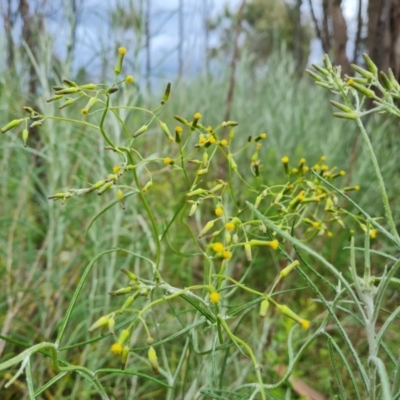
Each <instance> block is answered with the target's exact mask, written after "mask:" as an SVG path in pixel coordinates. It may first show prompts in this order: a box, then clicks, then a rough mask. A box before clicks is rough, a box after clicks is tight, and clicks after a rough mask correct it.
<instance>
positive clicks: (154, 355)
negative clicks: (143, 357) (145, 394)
mask: <svg viewBox="0 0 400 400" xmlns="http://www.w3.org/2000/svg"><path fill="white" fill-rule="evenodd" d="M147 356H148V359H149V362H150V365H151V368H152V369H153V372H154V373H155V374H158V373H159V372H160V371H159V365H158V360H157V353H156V351H155V350H154V347H153V346H150V348H149V351H148V354H147Z"/></svg>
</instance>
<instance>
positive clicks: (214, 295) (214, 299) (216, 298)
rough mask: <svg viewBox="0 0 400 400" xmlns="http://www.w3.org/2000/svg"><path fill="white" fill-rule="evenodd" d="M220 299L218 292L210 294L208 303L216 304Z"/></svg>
mask: <svg viewBox="0 0 400 400" xmlns="http://www.w3.org/2000/svg"><path fill="white" fill-rule="evenodd" d="M220 299H221V295H220V294H219V293H218V292H212V293H210V301H211V303H213V304H218V303H219V301H220Z"/></svg>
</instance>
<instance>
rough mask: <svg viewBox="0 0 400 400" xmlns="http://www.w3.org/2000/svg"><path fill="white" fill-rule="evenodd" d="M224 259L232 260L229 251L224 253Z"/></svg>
mask: <svg viewBox="0 0 400 400" xmlns="http://www.w3.org/2000/svg"><path fill="white" fill-rule="evenodd" d="M222 258H223V259H225V260H230V259H231V258H232V253H231V252H230V251H228V250H224V251H223V252H222Z"/></svg>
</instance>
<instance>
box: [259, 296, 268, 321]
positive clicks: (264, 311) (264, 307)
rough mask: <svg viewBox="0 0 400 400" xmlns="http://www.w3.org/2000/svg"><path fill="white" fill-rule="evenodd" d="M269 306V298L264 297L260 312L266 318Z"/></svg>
mask: <svg viewBox="0 0 400 400" xmlns="http://www.w3.org/2000/svg"><path fill="white" fill-rule="evenodd" d="M268 307H269V301H268V299H264V300H263V301H262V302H261V304H260V312H259V315H260V317H262V318H264V317H265V316H266V315H267V311H268Z"/></svg>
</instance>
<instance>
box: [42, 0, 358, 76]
mask: <svg viewBox="0 0 400 400" xmlns="http://www.w3.org/2000/svg"><path fill="white" fill-rule="evenodd" d="M241 1H242V0H183V2H184V10H185V11H184V13H185V20H184V32H185V37H184V44H183V46H184V53H185V68H186V72H188V73H193V72H196V71H198V70H199V69H201V67H202V66H203V65H204V62H203V60H204V54H205V45H204V35H203V33H204V25H203V15H204V4H207V5H208V9H209V12H210V14H211V15H212V16H214V17H215V16H216V15H218V14H219V13H220V12H221V11H222V10H223V8H224V6H225V5H226V4H229V5H230V7H231V8H232V9H233V8H237V7H238V6H239V5H240V3H241ZM282 1H283V0H282ZM312 1H313V5H314V8H315V11H316V13H317V15H318V12H319V10H320V4H321V0H312ZM128 2H129V0H110V1H108V2H104V0H84V9H83V13H82V16H81V20H80V23H79V29H78V32H77V39H78V46H77V48H76V59H77V65H76V67H78V66H79V65H89V66H90V67H92V68H93V70H98V69H99V68H101V65H102V64H104V62H101V61H99V58H98V55H100V54H104V52H106V53H108V54H110V56H111V55H112V54H115V53H113V49H115V47H116V46H120V45H124V46H125V47H127V48H128V50H129V52H130V54H132V53H133V51H134V49H133V48H132V47H135V42H134V40H133V37H132V36H130V37H129V35H125V37H124V35H123V34H122V33H121V32H118V31H115V30H114V31H112V30H110V28H109V22H108V21H109V12H108V11H107V10H110V9H113V8H114V7H115V5H116V4H121V3H122V4H124V3H125V4H127V3H128ZM65 3H69V2H65ZM135 3H138V1H135ZM178 6H179V0H151V21H152V22H151V25H150V31H151V34H152V39H151V62H152V67H153V68H152V74H153V75H154V77H157V76H165V75H171V74H176V71H177V68H178V54H177V51H176V49H177V46H178V41H179V35H178V17H177V13H176V10H177V9H178ZM343 10H344V14H345V17H346V20H347V22H348V27H349V36H350V38H352V37H354V35H355V33H354V29H352V28H353V27H354V26H355V24H352V21H354V20H355V18H356V13H357V0H343ZM303 11H304V12H305V13H308V1H307V0H303ZM166 20H167V22H165V21H166ZM48 28H49V29H50V31H52V32H53V34H54V35H55V36H56V37H57V40H58V42H57V44H56V50H57V52H58V53H59V54H60V56H61V57H63V56H64V55H65V48H66V44H67V42H68V37H69V31H68V21H66V20H65V18H64V19H63V21H59V20H58V21H57V18H54V19H53V20H50V21H49V24H48ZM124 40H125V41H126V43H123V41H124ZM217 40H218V39H217V36H216V35H214V36H211V37H210V44H216V43H217ZM116 41H117V43H115V42H116ZM351 50H352V48H351V41H349V46H348V51H349V53H350V52H351ZM321 56H322V50H321V47H320V44H319V43H318V42H317V41H316V42H315V43H313V45H312V49H311V56H310V60H311V61H313V62H314V61H319V60H320V59H321ZM94 59H97V62H96V63H93V62H92V60H94ZM110 62H111V61H110ZM99 63H100V64H99ZM140 63H141V69H142V71H143V69H144V54H142V55H141V56H140ZM99 72H100V71H99Z"/></svg>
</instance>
